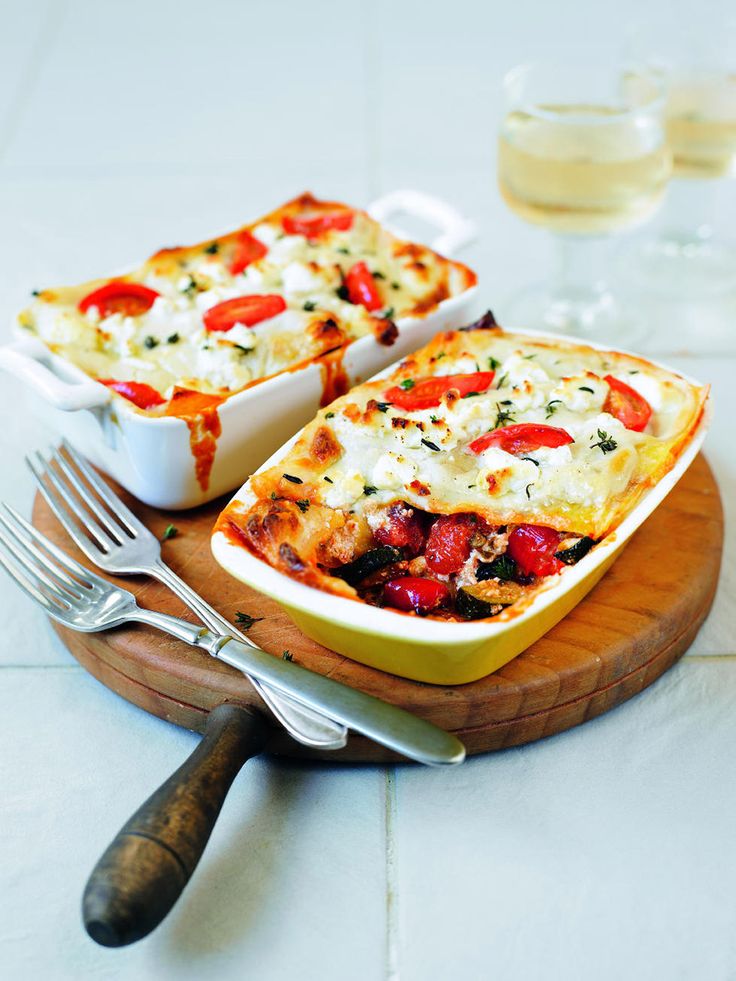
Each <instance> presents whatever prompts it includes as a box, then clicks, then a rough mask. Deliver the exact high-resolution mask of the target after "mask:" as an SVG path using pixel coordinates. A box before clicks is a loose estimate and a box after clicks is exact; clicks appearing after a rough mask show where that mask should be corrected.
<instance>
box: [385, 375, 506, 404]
mask: <svg viewBox="0 0 736 981" xmlns="http://www.w3.org/2000/svg"><path fill="white" fill-rule="evenodd" d="M494 375H495V372H494V371H474V372H473V373H472V374H469V375H433V376H432V377H431V378H419V379H417V380H416V381H414V382H413V384H412V385H410V386H408V387H407V386H406V385H404V386H401V385H394V387H393V388H389V390H388V391H387V392H386V393H385V396H384V397H385V398H386V400H387V401H388V402H390V403H391V404H392V405H397V406H398V407H399V408H400V409H406V410H407V411H411V410H412V409H431V408H433V407H434V406H435V405H439V404H440V400H441V398H442V396H443V395H446V394H447V392H449V391H450V389H453V388H455V389H457V391H458V392H459V393H460V395H461V396H462V395H470V393H471V392H478V393H480V392H485V391H487V390H488V389H489V388H490V387H491V383H492V382H493V376H494Z"/></svg>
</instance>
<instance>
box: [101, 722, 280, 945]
mask: <svg viewBox="0 0 736 981" xmlns="http://www.w3.org/2000/svg"><path fill="white" fill-rule="evenodd" d="M265 728H266V727H265V722H264V721H263V719H262V716H260V715H259V714H258V713H257V712H256V711H254V710H253V709H247V708H239V707H237V706H235V705H220V706H218V707H217V708H215V709H213V710H212V711H211V712H210V714H209V718H208V720H207V728H206V730H205V735H204V738H203V739H202V741H201V742H200V743H199V745H198V746H197V748H196V749H195V750H194V752H193V753H192V755H191V756H190V757H189V759H188V760H186V761H185V762H184V763H183V764H182V766H180V767H179V769H178V770H177V771H176V772H175V773H173V774H172V775H171V776H170V777H169V779H168V780H167V781H166V782H165V783H164V784H162V785H161V786H160V787H159V789H158V790H157V791H155V793H153V794H152V795H151V796H150V797H149V798H148V800H147V801H146V802H145V804H143V805H142V806H141V807H140V808H139V810H137V811H136V813H135V814H134V815H133V817H131V818H130V820H129V821H128V822H127V823H126V824H124V825H123V827H122V828H121V829H120V831H119V832H118V833H117V835H116V836H115V838H114V839H113V840H112V842H111V843H110V845H109V846H108V847H107V850H106V851H105V853H104V855H103V856H102V858H101V859H100V860H99V862H98V863H97V865H96V866H95V868H94V869H93V871H92V875H91V876H90V877H89V881H88V882H87V886H86V888H85V890H84V898H83V900H82V916H83V919H84V926H85V928H86V930H87V933H88V934H89V935H90V937H91V938H92V939H93V940H95V941H96V942H97V943H98V944H102V945H103V946H105V947H123V946H125V945H126V944H131V943H134V942H135V941H136V940H140V939H141V938H142V937H145V936H147V934H149V933H150V932H151V931H152V930H153V929H155V927H157V926H158V925H159V923H160V922H161V921H162V920H163V918H164V917H165V916H166V914H167V913H168V912H169V910H170V909H171V908H172V907H173V905H174V903H175V902H176V901H177V899H178V898H179V896H180V895H181V893H182V890H183V889H184V887H185V886H186V884H187V882H188V881H189V879H190V878H191V876H192V873H193V872H194V869H195V868H196V866H197V862H198V861H199V859H200V858H201V856H202V852H203V851H204V848H205V845H206V844H207V841H208V840H209V837H210V834H211V833H212V829H213V828H214V826H215V822H216V821H217V817H218V815H219V813H220V809H221V808H222V805H223V802H224V800H225V796H226V795H227V792H228V790H229V789H230V785H231V784H232V782H233V780H234V779H235V777H236V776H237V775H238V772H239V771H240V768H241V767H242V766H243V764H244V763H245V762H246V760H249V759H250V758H251V757H252V756H255V755H257V754H258V753H259V752H260V751H261V749H262V747H263V742H264V737H265Z"/></svg>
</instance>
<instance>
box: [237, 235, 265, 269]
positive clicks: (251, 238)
mask: <svg viewBox="0 0 736 981" xmlns="http://www.w3.org/2000/svg"><path fill="white" fill-rule="evenodd" d="M267 252H268V249H267V248H266V246H265V245H264V244H263V242H261V241H259V240H258V239H257V238H256V237H255V235H251V233H250V232H249V231H248V230H247V229H246V230H245V231H242V232H241V233H240V235H238V241H237V243H236V245H235V252H234V253H233V258H232V262H231V263H230V272H231V273H232V275H233V276H237V274H238V273H241V272H242V271H243V270H244V269H245V268H246V266H249V265H250V264H251V262H256V261H257V260H258V259H262V258H263V257H264V255H266V253H267Z"/></svg>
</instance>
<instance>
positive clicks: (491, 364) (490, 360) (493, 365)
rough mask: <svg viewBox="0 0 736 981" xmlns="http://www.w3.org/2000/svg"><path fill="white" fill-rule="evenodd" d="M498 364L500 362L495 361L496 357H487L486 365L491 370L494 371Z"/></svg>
mask: <svg viewBox="0 0 736 981" xmlns="http://www.w3.org/2000/svg"><path fill="white" fill-rule="evenodd" d="M500 364H501V362H500V361H496V359H495V358H494V357H493V356H491V357H489V358H488V367H489V368H490V369H491V371H495V370H496V368H498V367H499V365H500Z"/></svg>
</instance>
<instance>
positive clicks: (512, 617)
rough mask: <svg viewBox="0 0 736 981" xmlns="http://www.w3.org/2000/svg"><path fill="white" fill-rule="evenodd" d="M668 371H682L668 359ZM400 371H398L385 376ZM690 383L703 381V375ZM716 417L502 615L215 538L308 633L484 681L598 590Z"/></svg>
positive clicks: (394, 668)
mask: <svg viewBox="0 0 736 981" xmlns="http://www.w3.org/2000/svg"><path fill="white" fill-rule="evenodd" d="M524 334H525V335H527V336H538V337H554V338H555V339H556V340H562V341H565V340H567V341H571V342H573V343H574V342H577V339H576V338H564V337H559V336H556V335H550V334H542V333H536V332H534V331H527V330H525V331H524ZM589 346H590V347H598V346H599V345H594V344H591V345H589ZM659 367H662V368H665V369H666V370H668V371H669V370H672V369H669V368H666V366H665V365H659ZM392 370H393V368H388V369H386V371H384V372H381V375H385V374H389V373H390V372H391V371H392ZM377 377H379V376H377ZM687 380H688V381H690V382H692V384H694V385H699V383H698V382H696V381H694V380H693V379H687ZM709 421H710V405H709V403H706V406H705V411H704V412H703V414H702V416H701V419H700V422H699V424H698V426H697V428H696V429H695V430H694V432H693V433H692V435H691V436H690V438H689V440H688V443H687V445H686V446H685V447H684V449H683V450H682V452H681V454H680V456H679V457H678V459H677V462H676V464H675V466H674V467H673V469H672V470H670V471H669V473H667V474H666V475H665V476H664V477H663V478H662V479H661V480H660V481H659V482H658V483H657V484H655V486H654V487H652V488H650V489H649V490H648V491H647V492H646V493H645V495H644V496H643V497H642V498H641V499H640V501H639V503H638V504H637V505H636V507H635V508H634V509H633V510H632V511H631V512H630V513H629V514H628V515H627V517H626V518H625V519H624V520H623V521H622V522H621V524H620V525H619V526H618V527H617V528H616V530H615V531H614V532H612V533H611V534H610V535H608V536H607V537H606V538H604V539H603V540H602V541H601V542H599V543H598V544H597V545H596V547H595V548H594V549H592V551H591V552H589V553H588V555H586V556H585V557H584V558H582V559H581V560H580V561H579V562H578V563H577V564H576V565H574V566H570V567H568V568H566V569H565V570H564V571H563V572H562V573H561V574H560V575H559V576H555V577H552V578H550V579H549V580H548V581H547V582H546V583H545V584H544V585H543V586H542V587H541V589H540V590H539V592H538V593H536V595H535V596H534V598H533V599H532V600H531V602H530V603H529V604H528V605H527V606H526V607H525V608H524V609H522V610H514V608H513V607H509V608H507V609H506V610H504V611H503V612H502V613H500V614H499V615H498V616H496V617H494V618H493V619H492V620H476V621H471V622H468V623H457V622H448V621H440V620H433V619H422V618H419V617H415V616H405V615H401V614H397V613H396V612H395V611H393V610H390V609H380V608H378V607H375V606H371V605H369V604H366V603H362V602H360V601H356V600H352V599H345V598H343V597H340V596H335V595H332V594H331V593H325V592H322V591H321V590H318V589H314V588H312V587H311V586H306V585H303V584H302V583H299V582H295V581H294V580H293V579H290V578H289V577H288V576H285V575H283V574H282V573H281V572H278V571H277V570H275V569H273V568H272V567H271V566H270V565H268V564H267V563H265V562H263V561H261V560H260V559H258V558H256V557H255V556H254V555H252V554H251V553H250V552H249V551H247V549H245V548H243V547H242V546H239V545H237V544H234V543H232V542H231V541H230V539H229V538H227V537H226V536H225V535H224V534H223V533H222V532H220V531H215V533H214V534H213V537H212V551H213V554H214V556H215V558H216V559H217V561H218V562H219V563H220V565H221V566H222V567H223V568H224V569H225V570H226V571H227V572H229V573H230V574H231V575H232V576H234V577H235V578H236V579H239V580H240V581H241V582H244V583H246V584H247V585H249V586H252V587H253V588H254V589H256V590H258V591H259V592H261V593H265V594H266V595H267V596H270V597H272V598H273V599H275V600H276V601H277V602H278V603H279V604H280V606H282V607H283V609H284V610H285V611H286V612H287V613H288V615H289V616H290V617H291V618H292V620H293V621H294V623H295V624H296V625H297V626H298V627H299V629H300V630H302V631H303V632H304V633H305V634H306V635H307V636H308V637H311V638H312V639H313V640H316V641H318V642H319V643H320V644H323V645H324V646H325V647H328V648H330V649H331V650H334V651H338V652H339V653H340V654H344V655H346V656H347V657H350V658H352V659H353V660H354V661H360V662H361V663H363V664H368V665H370V666H372V667H374V668H379V669H380V670H382V671H387V672H389V673H391V674H396V675H400V676H402V677H405V678H413V679H415V680H416V681H424V682H429V683H431V684H437V685H458V684H464V683H466V682H470V681H476V680H477V679H478V678H482V677H484V676H485V675H487V674H490V673H491V672H493V671H496V670H497V669H498V668H500V667H501V666H502V665H504V664H506V663H507V662H508V661H510V660H512V658H514V657H516V656H517V655H518V654H520V653H521V652H522V651H524V650H526V648H527V647H529V646H530V645H531V644H533V643H534V642H535V641H536V640H538V639H539V638H540V637H541V636H542V635H543V634H545V633H546V632H547V631H548V630H550V628H551V627H553V626H554V625H555V624H556V623H557V622H558V621H559V620H561V619H562V618H563V617H564V616H565V615H566V614H567V613H569V612H570V610H572V609H573V607H574V606H576V604H577V603H579V602H580V600H581V599H582V598H583V597H584V596H585V595H586V593H588V592H589V591H590V590H591V589H592V588H593V586H595V584H596V583H597V582H598V580H599V579H600V578H601V577H602V576H603V574H604V573H605V572H606V570H607V569H608V568H609V567H610V566H611V564H612V563H613V562H614V560H615V559H616V557H617V556H618V555H619V553H620V552H621V551H622V549H623V548H624V546H625V545H626V543H627V541H628V540H629V538H631V536H632V535H633V534H634V532H635V531H636V530H637V528H639V526H640V525H641V524H642V523H643V522H644V521H645V520H646V518H648V517H649V515H650V514H651V513H652V512H653V511H654V509H655V508H656V507H657V506H658V505H659V504H661V502H662V501H663V500H664V498H665V497H666V496H667V494H669V492H670V491H671V490H672V488H673V487H674V486H675V484H676V483H677V482H678V480H679V479H680V478H681V477H682V475H683V474H684V473H685V471H686V470H687V468H688V467H689V466H690V464H691V463H692V461H693V459H694V458H695V456H696V455H697V453H698V451H699V449H700V447H701V445H702V443H703V440H704V438H705V434H706V431H707V428H708V424H709ZM298 436H299V434H297V435H296V436H294V437H293V438H292V439H291V440H289V442H288V443H286V444H285V446H283V447H282V448H281V449H280V450H278V451H277V452H276V453H275V454H274V455H273V456H272V457H271V458H270V459H269V460H267V461H266V463H264V464H263V466H262V467H261V468H260V470H259V471H258V472H259V473H260V472H261V470H266V469H268V468H269V467H272V466H274V465H275V464H276V463H278V461H279V460H280V459H281V458H282V457H283V456H284V455H285V454H286V453H287V452H288V451H289V449H290V447H291V446H292V444H293V443H294V442H295V440H296V439H297V438H298ZM233 500H234V501H239V502H242V503H244V504H245V505H247V506H249V505H251V504H252V503H254V502H255V495H254V494H253V493H252V491H251V490H250V488H249V485H248V483H247V482H246V484H244V486H243V487H242V488H241V489H240V490H239V491H238V493H237V494H236V495H235V497H234V499H233Z"/></svg>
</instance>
